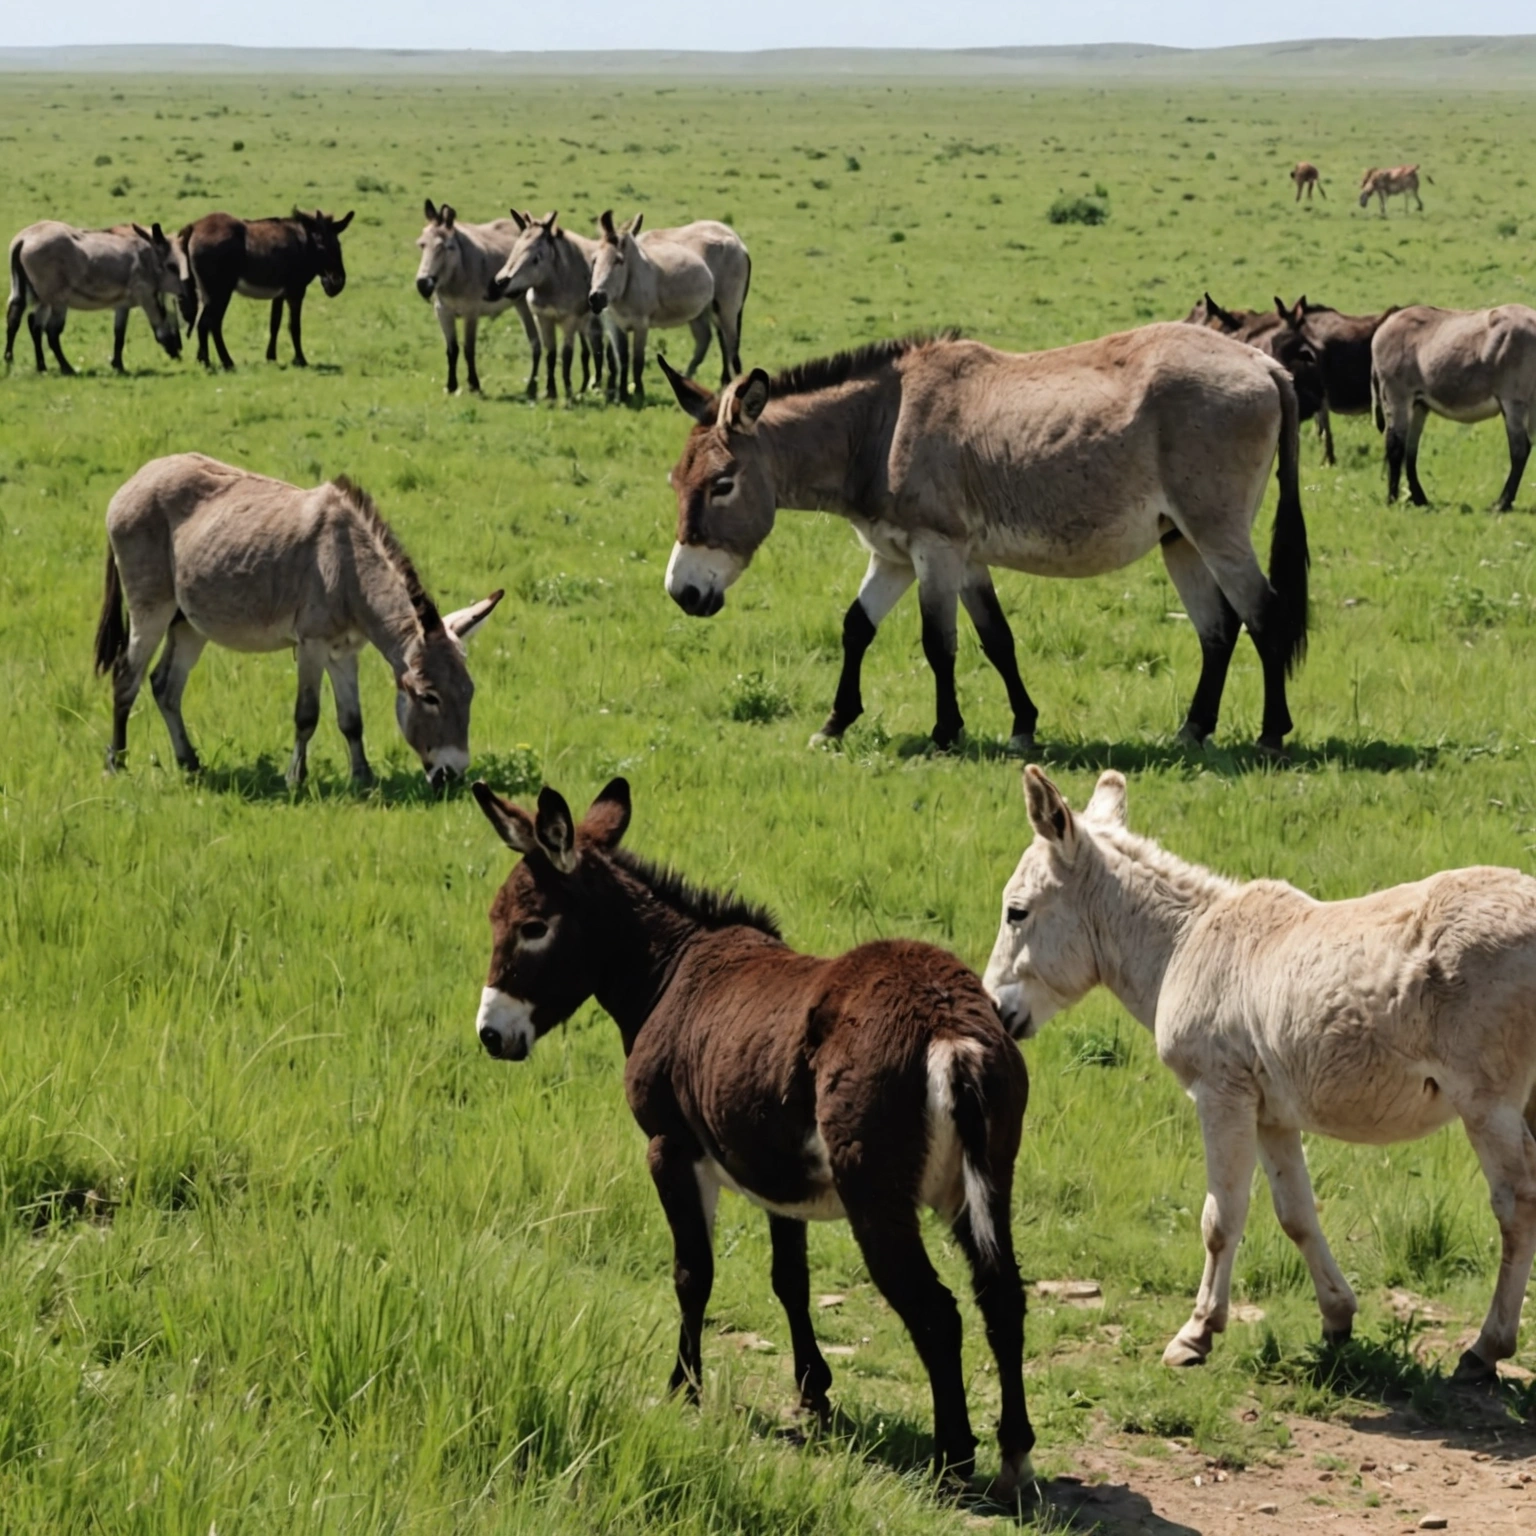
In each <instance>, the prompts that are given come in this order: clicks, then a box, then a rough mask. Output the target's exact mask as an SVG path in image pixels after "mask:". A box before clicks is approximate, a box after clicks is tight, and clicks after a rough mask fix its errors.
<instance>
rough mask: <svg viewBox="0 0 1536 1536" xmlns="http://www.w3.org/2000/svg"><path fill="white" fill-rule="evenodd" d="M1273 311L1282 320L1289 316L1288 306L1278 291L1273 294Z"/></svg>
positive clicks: (1287, 318)
mask: <svg viewBox="0 0 1536 1536" xmlns="http://www.w3.org/2000/svg"><path fill="white" fill-rule="evenodd" d="M1275 313H1276V314H1277V315H1279V316H1280V318H1281V319H1282V320H1289V319H1290V318H1291V311H1290V306H1289V305H1288V304H1287V303H1286V302H1285V300H1284V299H1282V298H1281V297H1280V295H1279V294H1278V293H1277V294H1276V295H1275Z"/></svg>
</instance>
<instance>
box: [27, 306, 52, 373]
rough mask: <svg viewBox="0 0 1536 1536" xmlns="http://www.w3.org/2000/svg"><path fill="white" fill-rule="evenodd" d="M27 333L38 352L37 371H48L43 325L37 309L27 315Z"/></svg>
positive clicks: (33, 348)
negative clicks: (44, 351) (44, 354)
mask: <svg viewBox="0 0 1536 1536" xmlns="http://www.w3.org/2000/svg"><path fill="white" fill-rule="evenodd" d="M27 333H28V334H29V335H30V336H31V338H32V350H33V351H34V352H36V353H37V371H38V372H39V373H47V372H48V364H47V363H46V362H44V360H43V327H42V322H41V321H40V320H39V319H38V318H37V311H36V310H35V309H34V310H33V311H32V313H31V314H29V315H28V316H27Z"/></svg>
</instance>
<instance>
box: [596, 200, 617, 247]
mask: <svg viewBox="0 0 1536 1536" xmlns="http://www.w3.org/2000/svg"><path fill="white" fill-rule="evenodd" d="M597 223H598V227H599V228H600V229H601V230H602V232H603V239H604V240H605V241H606V242H607V243H608V244H609V245H617V244H618V243H619V235H618V231H617V230H616V229H614V227H613V209H611V208H605V209H603V211H602V212H601V213H600V214H598V216H597Z"/></svg>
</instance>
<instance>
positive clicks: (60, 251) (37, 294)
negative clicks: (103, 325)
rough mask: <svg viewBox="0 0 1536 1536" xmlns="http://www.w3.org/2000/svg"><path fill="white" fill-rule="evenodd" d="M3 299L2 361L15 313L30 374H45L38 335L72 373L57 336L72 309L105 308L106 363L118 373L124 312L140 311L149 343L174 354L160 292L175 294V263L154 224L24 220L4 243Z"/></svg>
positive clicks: (177, 335)
mask: <svg viewBox="0 0 1536 1536" xmlns="http://www.w3.org/2000/svg"><path fill="white" fill-rule="evenodd" d="M10 254H11V298H10V303H9V304H8V305H7V306H6V310H5V361H6V364H7V365H9V364H10V362H11V359H12V356H13V353H14V348H15V342H16V332H17V330H18V329H19V328H20V326H21V317H22V315H24V314H27V307H28V305H31V306H33V308H32V312H31V314H30V315H28V316H27V329H28V330H29V331H31V333H32V346H33V349H34V351H35V352H36V354H37V371H38V372H39V373H46V372H47V364H46V363H44V361H43V337H44V336H46V337H47V338H48V345H49V347H50V348H51V349H52V351H53V355H54V359H55V360H56V361H57V363H58V365H59V372H60V373H63V374H72V373H73V372H74V371H75V370H74V369H73V368H71V367H70V365H69V361H68V359H67V358H66V357H65V356H64V349H63V347H62V346H61V345H60V342H59V338H60V336H61V335H62V334H63V331H64V321H65V319H66V318H67V317H68V314H69V311H70V310H72V309H110V310H111V311H112V366H113V368H114V369H116V371H117V372H118V373H121V372H122V371H123V338H124V336H125V335H126V334H127V331H128V314H129V311H130V310H132V309H133V308H135V307H138V308H140V309H142V310H143V311H144V316H145V318H146V319H147V320H148V321H149V325H150V329H151V330H152V331H153V332H154V333H155V340H156V341H158V342H159V343H160V345H161V346H162V347H164V348H165V350H166V352H167V354H168V355H169V356H171V357H180V356H181V331H180V329H179V328H178V326H177V324H176V313H175V310H174V308H172V309H169V310H168V309H167V308H166V306H165V304H164V302H163V298H162V296H163V295H165V294H170V295H171V296H172V297H173V298H178V299H179V298H180V296H181V293H182V279H181V268H180V266H179V264H178V263H177V260H176V257H175V253H174V252H173V251H172V249H171V243H170V241H169V240H167V239H166V238H165V233H164V231H163V230H162V229H161V228H160V226H159V225H158V224H155V225H153V226H151V227H150V228H149V229H145V228H143V226H142V225H139V224H115V225H113V226H112V228H111V229H75V228H73V227H72V226H70V225H68V224H60V223H59V222H58V221H57V220H55V219H44V220H43V221H42V222H40V223H37V224H29V225H28V226H27V227H26V228H25V229H24V230H22V231H21V232H20V233H19V234H18V235H16V236H15V238H14V239H13V240H12V241H11V252H10Z"/></svg>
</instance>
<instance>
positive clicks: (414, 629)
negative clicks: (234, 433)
mask: <svg viewBox="0 0 1536 1536" xmlns="http://www.w3.org/2000/svg"><path fill="white" fill-rule="evenodd" d="M107 541H108V547H107V579H106V590H105V593H104V594H103V597H102V604H101V621H100V624H99V625H98V627H97V631H96V673H97V675H98V676H100V675H101V674H102V673H104V672H107V671H110V672H111V673H112V745H111V748H110V749H109V750H108V753H107V768H108V770H109V771H111V770H115V769H116V768H117V767H118V766H119V765H120V764H121V763H122V760H123V755H124V753H125V752H126V751H127V749H128V713H129V711H130V710H131V709H132V708H133V701H134V699H135V698H136V697H137V696H138V692H139V687H140V685H141V684H142V683H143V681H144V673H145V670H146V668H147V667H148V666H149V662H150V658H151V657H152V656H153V655H154V653H155V649H156V647H157V646H158V645H159V644H160V641H161V639H162V637H163V638H164V640H165V649H164V651H162V652H161V656H160V663H159V665H158V666H157V667H156V668H155V671H154V675H153V676H152V677H151V678H150V687H151V688H152V689H153V691H154V695H155V703H156V704H158V705H159V706H160V713H161V715H162V716H163V717H164V720H165V725H166V729H167V730H168V731H169V732H170V735H171V746H172V748H173V749H174V751H175V754H176V761H177V762H178V763H179V764H180V765H181V767H182V768H183V769H185V770H186V771H187V772H188V773H196V772H198V771H199V769H200V767H201V764H200V763H199V762H198V757H197V753H196V752H195V751H194V750H193V748H192V743H191V742H190V741H189V740H188V739H187V731H186V726H185V725H184V724H183V723H182V718H181V695H182V690H183V689H184V688H185V687H186V684H187V676H188V674H189V673H190V672H191V670H192V668H193V667H194V666H195V665H196V664H197V658H198V657H199V656H200V655H202V652H203V647H204V646H205V645H206V644H207V643H208V642H209V641H210V640H213V641H215V642H216V643H217V644H219V645H225V646H228V647H229V648H230V649H231V650H237V651H280V650H286V649H288V648H289V647H290V646H291V647H293V648H294V650H295V652H296V654H297V657H298V664H299V694H298V702H297V704H296V705H295V706H294V712H293V720H294V731H295V739H294V747H293V758H292V761H291V762H290V763H289V765H288V782H289V783H290V784H293V785H297V784H300V783H302V782H303V780H304V777H305V773H306V771H307V761H306V759H307V753H308V749H309V739H310V737H311V736H313V735H314V733H315V727H316V726H317V725H318V724H319V722H320V676H321V673H322V672H324V673H328V674H329V675H330V679H331V692H332V693H333V694H334V695H335V696H336V717H337V724H338V725H339V726H340V727H341V734H342V735H343V736H344V737H345V738H346V742H347V748H348V751H349V753H350V755H351V759H352V777H353V779H354V780H356V781H357V782H358V783H361V784H367V783H370V782H372V779H373V773H372V770H371V769H370V768H369V766H368V759H367V756H366V755H365V754H364V752H363V716H362V708H361V705H360V704H359V702H358V689H357V655H358V652H359V651H360V650H362V648H363V646H364V645H366V644H370V643H371V644H373V645H375V646H377V647H378V649H379V650H380V651H381V652H382V653H383V655H384V658H385V660H386V661H388V662H389V665H390V669H391V670H392V671H393V672H394V674H395V687H396V693H395V717H396V719H397V720H398V721H399V724H400V732H401V734H402V735H403V736H404V737H405V739H406V741H407V742H409V743H410V745H411V747H412V749H413V750H414V751H415V752H416V754H417V755H418V756H419V757H420V758H421V762H422V766H423V768H424V769H425V770H426V774H427V778H428V781H429V782H430V783H431V784H432V786H433V788H441V787H442V785H443V784H444V783H445V782H446V781H447V780H448V779H449V778H450V777H454V778H456V777H458V776H460V775H462V774H463V772H464V770H465V769H466V768H467V767H468V766H469V707H470V700H471V698H472V697H473V695H474V691H475V685H474V684H473V683H472V682H471V681H470V677H469V671H468V668H467V667H466V666H465V661H464V642H465V641H466V640H467V639H468V638H469V637H470V635H472V634H473V633H474V632H475V631H476V630H477V629H478V628H479V627H480V625H481V624H483V623H484V622H485V620H486V619H487V618H488V617H489V616H490V613H491V610H492V609H494V608H495V606H496V604H497V603H498V602H500V601H501V597H502V594H501V593H500V592H493V593H491V595H490V596H489V597H487V598H484V599H482V600H481V601H480V602H478V603H475V604H473V605H472V606H471V607H469V608H463V609H460V610H459V611H458V612H457V613H450V614H449V615H448V616H447V617H446V618H442V617H440V616H439V615H438V611H437V608H436V605H435V604H434V603H433V601H432V599H431V598H430V597H428V596H427V594H426V592H425V591H424V590H423V588H422V585H421V580H420V578H419V577H418V576H417V575H416V569H415V567H414V566H413V565H412V564H411V562H410V559H409V557H408V556H407V555H406V553H405V551H404V550H403V549H402V548H401V547H400V541H399V540H398V539H397V538H396V537H395V535H394V533H393V531H392V530H391V529H390V526H389V524H388V523H386V522H385V521H384V519H383V518H382V517H381V516H380V515H379V512H378V509H377V508H376V507H375V506H374V504H373V502H372V501H371V500H370V499H369V498H368V496H367V494H366V493H365V492H364V491H362V490H361V489H360V488H359V487H358V486H356V485H354V484H352V482H351V481H350V480H347V479H345V478H342V479H337V480H334V481H332V482H330V483H329V484H327V485H322V486H318V487H316V488H315V489H314V490H309V491H307V490H301V489H300V488H299V487H298V486H296V485H288V484H286V483H285V482H283V481H281V480H270V479H268V478H267V477H266V476H265V475H257V474H252V473H251V472H250V471H249V470H245V469H236V468H234V467H233V466H231V465H229V464H220V463H219V462H218V461H217V460H216V459H210V458H205V457H204V456H203V455H202V454H200V453H183V454H176V455H174V456H172V457H170V458H165V459H152V460H151V461H150V462H149V463H148V464H146V465H145V466H144V467H143V468H142V469H141V470H139V472H138V473H137V474H136V475H134V476H133V478H132V479H130V480H128V481H127V482H126V483H125V484H124V485H123V486H122V487H121V488H120V489H119V490H118V492H117V494H116V495H115V496H113V498H112V500H111V502H110V504H109V505H108V507H107ZM125 596H126V598H127V603H128V622H127V623H126V624H125V623H124V620H123V599H124V597H125Z"/></svg>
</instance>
